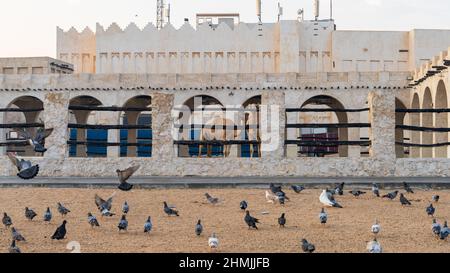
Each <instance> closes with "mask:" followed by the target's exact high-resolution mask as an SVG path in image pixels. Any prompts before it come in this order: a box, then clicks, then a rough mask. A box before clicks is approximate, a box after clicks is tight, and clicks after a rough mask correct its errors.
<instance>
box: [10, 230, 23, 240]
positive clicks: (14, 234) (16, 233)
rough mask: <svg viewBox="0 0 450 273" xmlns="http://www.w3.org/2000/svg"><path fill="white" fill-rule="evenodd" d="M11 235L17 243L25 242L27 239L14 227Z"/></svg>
mask: <svg viewBox="0 0 450 273" xmlns="http://www.w3.org/2000/svg"><path fill="white" fill-rule="evenodd" d="M11 235H12V239H13V240H15V241H17V242H25V241H26V240H25V238H24V237H23V236H22V234H20V232H19V231H17V230H16V229H15V228H14V227H12V228H11Z"/></svg>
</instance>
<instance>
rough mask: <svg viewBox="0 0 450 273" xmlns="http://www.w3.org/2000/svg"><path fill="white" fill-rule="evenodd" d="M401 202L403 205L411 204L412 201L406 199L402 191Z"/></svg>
mask: <svg viewBox="0 0 450 273" xmlns="http://www.w3.org/2000/svg"><path fill="white" fill-rule="evenodd" d="M400 203H401V204H402V206H406V205H408V206H410V205H411V202H409V200H408V199H406V197H405V196H404V195H403V193H400Z"/></svg>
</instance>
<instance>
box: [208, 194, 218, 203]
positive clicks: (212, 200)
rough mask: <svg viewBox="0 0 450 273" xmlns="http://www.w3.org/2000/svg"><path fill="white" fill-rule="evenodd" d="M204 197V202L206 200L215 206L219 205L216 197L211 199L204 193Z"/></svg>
mask: <svg viewBox="0 0 450 273" xmlns="http://www.w3.org/2000/svg"><path fill="white" fill-rule="evenodd" d="M205 196H206V200H208V202H209V203H211V204H213V205H215V204H217V203H219V198H217V197H212V196H211V195H209V194H208V193H205Z"/></svg>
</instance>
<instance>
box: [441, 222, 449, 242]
mask: <svg viewBox="0 0 450 273" xmlns="http://www.w3.org/2000/svg"><path fill="white" fill-rule="evenodd" d="M449 234H450V229H449V228H448V226H447V221H445V222H444V225H443V226H442V228H441V232H440V233H439V239H441V240H445V239H447V237H448V235H449Z"/></svg>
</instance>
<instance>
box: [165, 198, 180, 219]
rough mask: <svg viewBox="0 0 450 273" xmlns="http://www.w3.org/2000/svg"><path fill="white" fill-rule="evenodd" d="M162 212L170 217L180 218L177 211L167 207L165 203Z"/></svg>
mask: <svg viewBox="0 0 450 273" xmlns="http://www.w3.org/2000/svg"><path fill="white" fill-rule="evenodd" d="M164 212H165V213H166V214H167V215H169V216H171V215H175V216H180V215H178V211H177V210H176V209H175V208H170V207H169V206H168V205H167V202H165V201H164Z"/></svg>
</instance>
